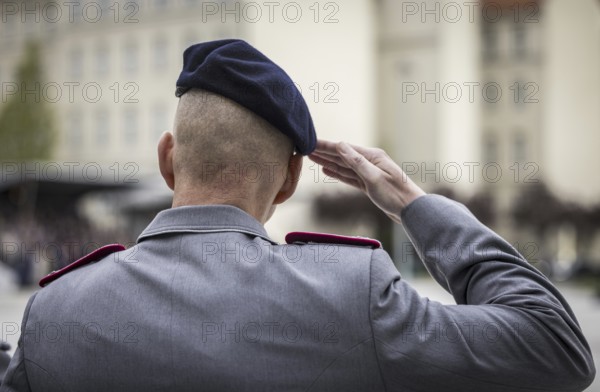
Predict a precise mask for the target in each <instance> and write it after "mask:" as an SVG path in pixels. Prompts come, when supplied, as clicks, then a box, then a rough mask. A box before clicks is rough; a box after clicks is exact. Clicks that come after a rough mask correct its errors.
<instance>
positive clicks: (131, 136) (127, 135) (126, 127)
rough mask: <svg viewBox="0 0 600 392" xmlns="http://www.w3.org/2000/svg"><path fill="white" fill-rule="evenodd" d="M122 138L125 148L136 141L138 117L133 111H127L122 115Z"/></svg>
mask: <svg viewBox="0 0 600 392" xmlns="http://www.w3.org/2000/svg"><path fill="white" fill-rule="evenodd" d="M123 137H124V142H125V144H126V145H127V146H131V145H133V144H135V143H137V141H138V140H137V139H138V116H137V111H136V110H135V109H129V110H126V111H125V112H124V113H123Z"/></svg>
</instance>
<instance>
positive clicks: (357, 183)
mask: <svg viewBox="0 0 600 392" xmlns="http://www.w3.org/2000/svg"><path fill="white" fill-rule="evenodd" d="M323 173H325V175H327V176H329V177H331V178H335V179H336V180H339V181H341V182H343V183H345V184H348V185H350V186H353V187H355V188H358V189H360V190H363V191H364V190H365V184H364V182H363V181H362V180H361V179H360V178H358V177H357V176H356V177H346V176H344V175H342V174H340V173H338V172H335V171H333V170H330V169H328V168H326V167H323Z"/></svg>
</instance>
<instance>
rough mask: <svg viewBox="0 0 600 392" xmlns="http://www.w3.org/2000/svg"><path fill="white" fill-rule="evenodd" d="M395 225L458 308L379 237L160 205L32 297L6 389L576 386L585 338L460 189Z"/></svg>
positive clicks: (589, 372) (422, 203)
mask: <svg viewBox="0 0 600 392" xmlns="http://www.w3.org/2000/svg"><path fill="white" fill-rule="evenodd" d="M402 219H403V225H404V227H405V230H406V232H407V233H408V235H409V237H410V239H411V241H412V242H413V244H414V245H415V247H416V249H417V251H418V253H419V256H420V258H421V259H422V261H423V262H424V263H425V265H426V266H427V269H428V270H429V272H430V273H431V275H432V276H433V277H434V278H435V279H436V280H437V282H438V283H439V284H441V285H442V286H443V287H444V288H445V289H446V290H448V291H449V292H450V293H451V294H452V295H453V296H454V298H455V300H456V302H457V304H458V305H442V304H440V303H437V302H434V301H430V300H428V299H427V298H423V297H420V296H419V294H418V293H417V292H416V291H415V290H414V289H413V288H412V287H411V286H410V285H409V284H408V283H407V282H405V281H404V280H403V279H402V277H401V276H400V274H399V273H398V271H397V269H396V268H395V266H394V264H393V263H392V261H391V260H390V257H389V256H388V254H387V253H386V252H385V251H384V250H382V249H372V248H369V247H365V246H352V245H339V244H315V243H307V244H302V245H300V244H296V245H293V244H292V245H280V244H277V243H276V242H274V241H272V240H270V239H269V237H268V236H267V233H266V232H265V230H264V228H263V226H262V225H260V224H259V223H258V222H257V221H256V220H254V219H253V218H252V217H250V216H249V215H247V214H246V213H245V212H243V211H242V210H239V209H237V208H235V207H231V206H191V207H179V208H174V209H169V210H166V211H163V212H161V213H159V214H158V215H157V217H156V218H155V219H154V221H153V222H152V223H151V224H150V225H149V226H148V227H147V228H146V230H145V231H144V232H143V233H142V234H141V236H140V237H139V240H138V244H137V245H136V246H134V247H131V248H129V249H127V250H124V251H121V252H118V253H114V254H112V255H110V256H107V257H105V258H104V259H102V260H100V261H98V262H96V263H93V264H89V265H86V266H82V267H80V268H77V269H75V270H74V271H72V272H70V273H68V274H66V275H64V276H62V277H60V278H59V279H57V280H56V281H54V282H52V283H50V284H49V285H48V286H46V287H45V288H43V289H42V290H40V291H38V292H37V293H36V294H35V295H34V296H32V298H31V299H30V301H29V303H28V305H27V308H26V310H25V315H24V319H23V323H22V335H21V339H20V343H19V346H18V349H17V351H16V353H15V355H14V357H13V359H12V361H11V363H10V366H9V368H8V372H7V375H6V378H5V380H4V384H3V385H2V388H0V390H1V392H9V391H30V390H31V391H47V392H54V391H63V392H67V391H68V392H79V391H86V392H92V391H111V392H118V391H178V392H179V391H460V392H468V391H474V392H492V391H538V392H539V391H545V392H549V391H581V390H583V389H584V388H585V387H586V386H588V385H589V384H590V383H591V381H592V380H593V378H594V374H595V369H594V364H593V361H592V357H591V354H590V349H589V347H588V344H587V342H586V340H585V338H584V336H583V335H582V333H581V330H580V328H579V325H578V324H577V321H576V319H575V316H574V315H573V313H572V311H571V309H570V308H569V306H568V304H567V303H566V302H565V300H564V299H563V297H562V296H561V294H560V293H559V292H558V291H557V289H556V288H555V287H553V285H552V284H551V283H550V282H549V281H548V280H547V279H546V278H544V276H542V275H541V274H540V273H539V272H538V271H537V270H536V269H534V268H532V267H531V266H530V265H529V264H528V263H527V262H526V261H525V260H524V259H523V257H522V256H521V255H520V254H519V253H518V252H517V251H516V250H515V249H514V248H513V247H512V246H510V245H509V244H508V243H507V242H505V241H504V240H503V239H501V238H500V237H499V236H498V235H496V234H495V233H493V232H492V231H491V230H490V229H488V228H486V227H485V226H483V225H482V224H481V223H479V222H478V221H477V220H476V219H475V218H474V217H473V216H472V215H471V214H470V212H469V211H468V210H467V209H466V208H465V207H464V206H462V205H461V204H458V203H455V202H453V201H450V200H448V199H446V198H443V197H441V196H436V195H427V196H423V197H421V198H419V199H417V200H416V201H414V202H413V203H411V204H410V205H409V206H407V207H406V208H405V209H404V210H403V212H402Z"/></svg>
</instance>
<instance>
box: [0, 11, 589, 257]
mask: <svg viewBox="0 0 600 392" xmlns="http://www.w3.org/2000/svg"><path fill="white" fill-rule="evenodd" d="M0 3H1V4H2V10H3V13H2V18H3V20H2V23H1V24H0V29H1V30H0V41H1V42H0V45H1V47H2V53H3V55H2V56H1V57H0V79H1V80H2V83H3V86H2V87H3V88H2V94H3V102H4V101H5V99H7V97H9V96H10V94H11V87H10V83H12V82H14V80H13V79H12V77H13V70H14V68H15V66H16V64H17V63H18V61H19V59H20V57H21V54H22V50H23V46H24V45H23V44H24V42H25V41H26V40H28V39H32V38H33V39H37V40H39V41H40V42H41V43H42V48H43V49H42V50H43V54H44V62H45V70H46V79H45V81H44V83H43V84H42V86H40V87H39V88H38V90H37V92H34V93H37V94H39V96H40V99H45V100H47V101H49V102H51V103H52V104H53V106H54V108H55V109H56V113H57V120H58V125H59V129H60V135H59V143H58V144H57V149H56V153H55V157H56V160H57V161H61V162H81V163H82V164H84V163H85V162H98V163H100V164H101V165H102V167H103V169H104V170H105V171H106V172H107V174H108V175H110V176H113V177H114V178H115V180H116V181H128V180H132V179H133V180H138V179H141V180H142V181H146V179H147V178H150V179H151V180H149V181H150V182H152V181H154V182H157V181H158V182H160V180H159V179H158V180H157V176H156V175H157V164H156V158H155V149H156V142H157V140H158V138H159V136H160V134H161V133H162V132H163V131H165V130H169V129H170V128H171V125H172V120H173V116H174V113H175V108H176V105H177V99H176V98H175V97H174V84H175V80H176V78H177V76H178V73H179V71H180V69H181V65H182V61H181V59H182V56H181V54H182V52H183V50H184V49H185V48H186V47H187V46H189V45H190V44H192V43H195V42H200V41H205V40H212V39H219V38H230V37H239V38H243V39H246V40H248V41H249V42H250V43H252V44H253V45H255V46H256V47H257V48H259V49H260V50H262V51H264V52H265V53H267V54H268V55H269V56H270V57H271V58H272V59H273V60H275V61H276V62H278V63H279V64H280V65H281V66H282V67H283V68H284V69H286V70H287V71H288V73H290V75H291V76H292V78H293V79H294V81H295V82H296V83H297V85H298V87H299V88H300V89H301V91H302V93H303V95H304V98H305V99H306V101H307V103H308V105H309V107H310V109H311V112H312V113H313V117H314V121H315V124H316V126H317V131H318V133H319V136H320V137H322V138H328V139H333V140H342V139H343V140H349V141H351V142H354V143H359V144H367V145H374V144H379V145H381V146H382V147H384V148H385V149H387V150H389V151H390V152H392V154H393V156H394V157H395V158H396V160H397V161H398V162H401V163H402V166H403V168H404V169H405V171H407V172H408V173H409V175H411V177H413V178H414V179H415V180H416V181H417V182H418V183H421V184H423V186H424V187H425V188H426V190H428V191H435V190H438V189H440V188H452V189H453V190H454V191H455V192H457V194H458V195H459V196H460V197H463V198H468V197H471V196H473V195H476V194H479V193H486V194H489V195H491V200H490V201H491V204H492V205H491V207H490V208H491V209H492V210H493V211H494V215H495V216H496V217H497V219H496V220H495V222H494V225H495V228H496V229H497V230H499V231H500V232H501V233H502V234H503V235H504V236H506V237H507V238H508V239H509V240H510V241H511V242H513V243H514V242H517V241H519V239H520V238H521V236H522V234H523V230H521V229H522V228H520V227H518V226H519V225H518V224H517V223H516V222H515V220H514V219H513V218H512V215H511V211H512V209H513V207H514V204H515V202H516V199H517V198H518V197H519V195H520V194H521V192H522V191H523V189H524V188H525V187H527V186H528V185H530V184H534V183H535V182H536V181H543V182H544V183H546V184H548V186H549V189H550V191H552V192H553V193H555V194H556V195H557V196H558V197H560V198H563V199H565V200H575V201H577V202H581V203H584V204H586V203H587V204H590V203H594V202H597V201H598V200H599V199H600V181H594V178H595V173H596V172H597V170H598V169H600V154H598V153H597V152H596V149H597V146H599V145H600V132H598V130H599V129H600V114H599V112H598V110H597V108H598V107H600V93H599V92H600V73H598V72H597V70H598V69H600V10H599V8H600V5H599V4H598V1H597V0H574V1H571V2H565V1H561V0H502V1H497V0H496V1H494V0H481V1H474V2H462V3H461V2H453V1H449V0H441V1H435V2H413V1H395V0H359V1H353V2H344V3H337V2H323V3H319V2H304V1H302V2H293V1H284V2H267V3H257V2H251V1H241V2H240V1H224V2H204V1H202V2H201V1H196V0H179V1H164V0H142V1H126V2H110V1H107V0H99V1H82V2H69V3H65V4H62V3H57V2H51V1H41V2H40V1H22V2H13V1H2V2H0ZM147 189H151V190H152V191H151V192H156V193H157V194H161V195H162V197H163V198H164V196H165V194H166V195H167V196H168V191H167V190H166V187H164V186H162V185H161V184H159V185H158V186H157V185H150V186H148V188H147ZM343 190H344V188H343V187H342V186H340V184H331V183H328V179H327V178H325V177H324V176H323V175H322V174H321V173H320V172H319V168H318V167H317V166H316V165H314V164H312V163H311V162H308V161H307V162H306V163H305V168H304V172H303V177H302V179H301V184H300V186H299V192H298V194H297V196H296V197H295V198H294V199H293V200H292V201H291V202H289V203H286V205H284V206H282V207H281V208H280V210H281V211H280V213H278V214H276V215H275V216H274V219H273V221H272V222H270V223H269V224H268V229H269V231H270V232H271V233H272V235H273V236H274V237H275V238H277V239H279V240H282V238H283V236H284V235H285V233H286V232H287V231H291V230H295V229H298V228H302V229H305V230H310V229H315V228H317V227H318V228H319V229H320V230H335V231H341V232H345V233H347V234H362V235H369V234H372V233H373V230H372V228H370V227H369V226H368V225H356V226H354V225H352V227H343V228H340V227H336V226H335V225H334V224H333V225H332V226H331V227H328V226H327V224H326V223H319V224H318V223H316V222H315V220H314V216H313V215H312V214H311V213H310V212H311V203H312V201H313V199H314V196H315V195H317V194H320V193H322V192H325V191H329V192H339V191H343ZM143 192H144V194H145V199H151V197H149V195H150V193H151V192H150V191H148V192H150V193H148V192H146V191H145V190H144V191H143ZM138 194H139V192H138ZM150 196H151V195H150ZM135 197H137V196H133V198H135ZM167 198H168V197H167ZM163 200H166V199H163ZM135 203H136V200H132V199H131V200H128V201H127V203H126V204H129V205H131V204H135ZM154 207H156V205H154V206H153V208H154ZM90 210H93V208H92V209H90ZM398 232H401V230H398ZM566 232H569V230H568V229H567V231H566ZM556 237H557V238H559V237H560V238H565V235H564V232H563V234H561V233H560V230H559V232H558V233H557V234H556ZM566 237H569V236H568V235H567V236H566ZM397 241H401V238H400V237H398V238H397ZM566 242H567V243H568V242H569V241H566ZM571 242H573V239H572V240H571ZM596 242H598V241H596ZM599 257H600V256H599Z"/></svg>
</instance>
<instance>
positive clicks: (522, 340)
mask: <svg viewBox="0 0 600 392" xmlns="http://www.w3.org/2000/svg"><path fill="white" fill-rule="evenodd" d="M402 222H403V225H404V228H405V230H406V232H407V234H408V236H409V238H410V239H411V241H412V243H413V245H414V246H415V248H416V251H417V253H418V254H419V257H420V258H421V260H422V261H423V262H424V264H425V266H426V268H427V270H428V271H429V273H430V274H431V275H432V276H433V278H434V279H435V280H436V281H437V282H438V283H439V284H440V285H442V286H443V287H444V289H446V290H447V291H448V292H450V294H452V295H453V297H454V299H455V301H456V303H457V305H442V304H440V303H437V302H434V301H430V300H428V299H427V298H422V297H420V296H419V295H418V293H417V292H416V291H415V290H414V289H413V288H412V287H411V286H410V285H409V284H408V283H406V282H405V281H404V280H403V279H402V278H401V276H400V274H399V273H398V270H397V269H396V268H395V266H394V265H393V263H392V261H391V260H390V258H389V256H388V255H387V253H386V252H384V251H382V250H375V251H374V252H373V256H372V260H371V315H370V317H371V325H372V328H373V335H374V339H375V347H376V350H377V356H378V361H379V366H380V370H381V373H382V377H383V379H384V382H385V384H386V387H387V390H402V388H406V389H407V390H411V391H438V390H439V391H460V392H467V391H477V392H481V391H486V392H492V391H503V392H506V391H541V390H543V391H547V392H550V391H582V390H584V389H585V388H586V387H587V386H588V385H590V384H591V382H592V381H593V379H594V375H595V368H594V363H593V360H592V356H591V353H590V348H589V346H588V344H587V342H586V340H585V338H584V336H583V334H582V332H581V329H580V327H579V325H578V323H577V320H576V319H575V316H574V314H573V312H572V311H571V309H570V308H569V305H568V304H567V302H566V301H565V299H564V298H563V297H562V295H561V294H560V293H559V292H558V290H557V289H556V288H555V287H554V286H553V285H552V284H551V283H550V282H549V281H548V280H547V279H546V278H545V277H544V276H543V275H542V274H541V273H539V272H538V271H537V270H536V269H535V268H533V267H531V266H530V265H529V264H528V263H527V262H526V261H525V260H524V258H523V257H522V256H521V255H520V254H519V253H518V252H517V251H516V250H515V249H514V248H513V247H512V246H511V245H510V244H508V243H507V242H506V241H504V240H503V239H502V238H501V237H499V236H498V235H497V234H495V233H494V232H493V231H491V230H490V229H488V228H487V227H486V226H484V225H483V224H481V223H480V222H479V221H478V220H477V219H475V217H474V216H473V215H472V214H471V213H470V212H469V211H468V210H467V209H466V208H465V207H464V206H463V205H462V204H459V203H456V202H453V201H451V200H449V199H446V198H444V197H442V196H437V195H427V196H422V197H420V198H418V199H417V200H415V201H414V202H412V203H411V204H410V205H409V206H407V207H406V208H405V209H404V210H403V212H402Z"/></svg>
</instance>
